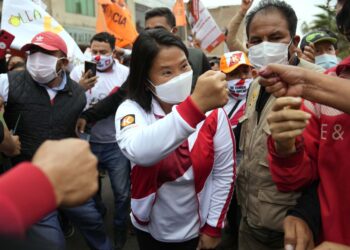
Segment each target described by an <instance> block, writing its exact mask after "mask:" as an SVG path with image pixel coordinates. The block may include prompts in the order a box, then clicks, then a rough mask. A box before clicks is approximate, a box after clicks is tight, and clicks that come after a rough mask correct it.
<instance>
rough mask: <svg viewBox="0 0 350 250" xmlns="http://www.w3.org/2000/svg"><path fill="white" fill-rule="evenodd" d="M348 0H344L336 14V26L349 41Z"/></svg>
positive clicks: (349, 9) (349, 5)
mask: <svg viewBox="0 0 350 250" xmlns="http://www.w3.org/2000/svg"><path fill="white" fill-rule="evenodd" d="M349 14H350V1H349V0H347V1H345V3H344V5H343V7H342V9H341V10H340V12H339V13H338V14H337V17H336V20H337V26H338V29H339V31H340V32H341V33H342V34H343V35H345V36H346V38H347V39H348V40H349V41H350V18H349Z"/></svg>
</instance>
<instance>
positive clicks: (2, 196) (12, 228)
mask: <svg viewBox="0 0 350 250" xmlns="http://www.w3.org/2000/svg"><path fill="white" fill-rule="evenodd" d="M55 208H56V198H55V193H54V190H53V187H52V185H51V183H50V181H49V179H48V178H47V177H46V175H45V174H44V173H43V172H42V171H41V170H40V169H39V168H37V167H35V166H33V165H32V164H31V163H22V164H19V165H18V166H16V167H15V168H13V169H11V170H10V171H8V172H7V173H5V174H3V175H1V176H0V234H5V235H23V233H24V232H25V230H26V229H28V227H30V226H31V225H32V224H34V223H35V222H37V221H38V220H40V219H41V218H42V217H44V216H45V215H47V214H48V213H50V212H51V211H53V210H54V209H55Z"/></svg>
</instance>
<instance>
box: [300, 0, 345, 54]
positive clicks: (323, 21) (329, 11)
mask: <svg viewBox="0 0 350 250" xmlns="http://www.w3.org/2000/svg"><path fill="white" fill-rule="evenodd" d="M331 2H332V0H325V4H322V5H316V6H317V7H318V8H319V9H320V13H318V14H316V15H314V20H313V21H312V22H311V23H309V24H308V23H306V22H304V23H303V24H302V26H301V30H302V32H303V34H305V33H307V32H309V31H313V30H319V29H328V30H330V31H332V32H334V33H335V34H336V35H337V37H338V50H339V54H338V56H339V57H341V58H344V57H347V56H349V55H350V43H349V41H348V40H347V39H346V38H345V37H344V36H343V35H342V34H340V33H339V31H338V28H337V24H336V20H335V16H336V12H335V8H334V6H332V4H331Z"/></svg>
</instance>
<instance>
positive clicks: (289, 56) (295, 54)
mask: <svg viewBox="0 0 350 250" xmlns="http://www.w3.org/2000/svg"><path fill="white" fill-rule="evenodd" d="M293 40H294V37H292V39H290V42H289V44H288V63H289V64H292V62H293V60H292V59H294V58H298V53H297V52H296V51H295V52H294V54H293V55H290V53H289V49H290V46H291V45H292V44H293ZM295 60H296V59H294V61H295ZM293 65H294V64H293Z"/></svg>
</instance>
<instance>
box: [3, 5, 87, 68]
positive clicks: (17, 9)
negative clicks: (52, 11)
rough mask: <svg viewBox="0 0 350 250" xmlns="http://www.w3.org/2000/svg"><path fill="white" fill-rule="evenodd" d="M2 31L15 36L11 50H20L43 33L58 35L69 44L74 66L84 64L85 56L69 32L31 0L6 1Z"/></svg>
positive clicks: (70, 58)
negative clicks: (48, 32)
mask: <svg viewBox="0 0 350 250" xmlns="http://www.w3.org/2000/svg"><path fill="white" fill-rule="evenodd" d="M1 29H4V30H6V31H8V32H10V33H11V34H13V35H14V36H15V40H14V41H13V43H12V45H11V48H13V49H17V50H19V49H20V48H21V47H22V46H23V45H25V44H27V43H30V42H31V40H32V38H33V37H34V36H35V35H36V34H38V33H40V32H43V31H51V32H54V33H56V34H58V35H59V36H60V37H61V38H62V39H63V40H64V41H65V42H66V44H67V48H68V59H69V61H70V62H71V63H73V65H77V64H80V63H83V62H84V55H83V53H82V52H81V50H80V48H79V47H78V45H77V43H76V42H75V41H74V40H73V38H72V37H71V36H70V35H69V33H68V32H67V31H65V30H64V29H63V27H62V26H61V25H60V24H59V23H58V22H57V21H56V20H55V19H54V18H53V17H52V16H51V15H49V14H48V13H47V12H46V11H45V10H44V9H43V8H42V7H41V6H40V5H38V4H36V3H34V2H33V1H31V0H16V1H13V0H4V3H3V6H2V21H1Z"/></svg>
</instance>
